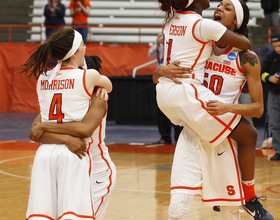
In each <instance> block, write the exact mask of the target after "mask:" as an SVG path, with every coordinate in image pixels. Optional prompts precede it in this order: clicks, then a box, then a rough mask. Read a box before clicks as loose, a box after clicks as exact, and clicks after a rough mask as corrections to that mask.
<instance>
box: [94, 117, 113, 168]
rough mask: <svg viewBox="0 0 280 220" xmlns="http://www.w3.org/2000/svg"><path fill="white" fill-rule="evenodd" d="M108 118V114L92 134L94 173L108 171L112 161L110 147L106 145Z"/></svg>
mask: <svg viewBox="0 0 280 220" xmlns="http://www.w3.org/2000/svg"><path fill="white" fill-rule="evenodd" d="M106 118H107V112H106V113H105V115H104V116H103V118H102V121H101V123H100V124H99V126H98V128H96V129H95V130H94V132H93V134H92V136H91V137H92V138H91V143H90V144H91V148H90V153H91V155H92V159H93V160H92V164H93V170H94V173H99V172H101V171H104V170H107V169H108V168H109V167H110V165H109V162H110V161H111V159H110V156H109V152H108V147H107V146H106V145H105V142H104V139H105V130H106Z"/></svg>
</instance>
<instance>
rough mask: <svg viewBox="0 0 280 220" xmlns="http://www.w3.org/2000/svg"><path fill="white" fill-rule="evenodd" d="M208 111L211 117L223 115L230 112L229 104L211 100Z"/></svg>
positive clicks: (208, 103) (207, 106) (207, 104)
mask: <svg viewBox="0 0 280 220" xmlns="http://www.w3.org/2000/svg"><path fill="white" fill-rule="evenodd" d="M206 109H207V111H208V113H209V114H210V115H223V114H225V113H227V112H229V110H228V104H227V103H223V102H220V101H217V100H210V101H208V102H207V103H206Z"/></svg>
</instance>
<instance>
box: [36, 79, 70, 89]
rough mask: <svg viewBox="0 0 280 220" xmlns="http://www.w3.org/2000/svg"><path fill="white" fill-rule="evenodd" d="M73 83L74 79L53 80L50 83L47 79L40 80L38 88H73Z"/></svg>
mask: <svg viewBox="0 0 280 220" xmlns="http://www.w3.org/2000/svg"><path fill="white" fill-rule="evenodd" d="M74 83H75V79H62V80H53V81H52V84H49V81H48V80H42V81H41V87H40V90H61V89H74Z"/></svg>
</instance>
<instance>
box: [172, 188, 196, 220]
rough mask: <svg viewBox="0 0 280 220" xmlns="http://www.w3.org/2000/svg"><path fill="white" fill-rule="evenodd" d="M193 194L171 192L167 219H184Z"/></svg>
mask: <svg viewBox="0 0 280 220" xmlns="http://www.w3.org/2000/svg"><path fill="white" fill-rule="evenodd" d="M193 198H194V195H189V194H179V193H176V194H172V195H171V199H170V204H169V209H168V216H169V218H168V219H169V220H186V219H187V217H188V213H189V211H190V208H191V204H192V201H193Z"/></svg>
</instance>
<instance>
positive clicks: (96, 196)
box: [30, 56, 116, 220]
mask: <svg viewBox="0 0 280 220" xmlns="http://www.w3.org/2000/svg"><path fill="white" fill-rule="evenodd" d="M85 60H86V66H87V68H89V69H96V70H97V71H100V69H101V64H100V63H101V60H100V59H99V57H96V56H85ZM107 100H108V93H107V92H106V90H105V89H104V88H98V90H97V91H96V92H95V95H94V96H93V97H92V102H91V107H90V109H89V111H88V113H87V114H86V115H85V117H84V118H83V120H82V121H81V122H65V123H60V124H58V123H47V122H42V123H40V117H36V119H35V120H34V122H33V125H32V128H31V132H30V139H31V140H33V141H36V142H42V143H51V144H59V143H62V144H66V146H68V145H69V147H68V148H70V149H73V148H74V149H75V150H74V151H72V152H73V153H75V154H76V155H77V156H78V157H79V158H82V157H83V156H85V155H86V154H85V153H86V152H85V151H84V150H83V149H84V148H83V147H82V146H81V145H82V144H80V143H81V142H82V143H83V141H82V140H83V138H87V137H89V136H91V138H92V140H93V143H92V146H91V148H90V152H91V155H92V163H93V169H92V172H93V189H92V190H93V192H92V194H93V195H92V196H93V204H94V210H95V219H96V220H102V219H103V218H104V215H105V212H106V209H107V207H108V204H109V200H110V197H111V194H112V191H113V189H114V187H115V184H116V167H115V165H114V163H113V162H112V160H111V158H110V155H109V152H108V148H107V147H106V145H105V142H104V139H105V127H106V116H107V103H106V102H104V101H107ZM77 139H78V140H77ZM80 141H81V142H80ZM77 142H78V143H77ZM73 144H75V145H74V146H73Z"/></svg>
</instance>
